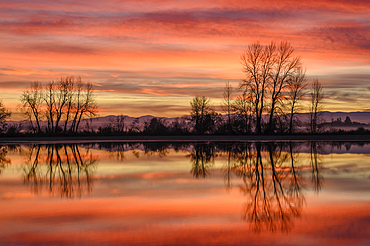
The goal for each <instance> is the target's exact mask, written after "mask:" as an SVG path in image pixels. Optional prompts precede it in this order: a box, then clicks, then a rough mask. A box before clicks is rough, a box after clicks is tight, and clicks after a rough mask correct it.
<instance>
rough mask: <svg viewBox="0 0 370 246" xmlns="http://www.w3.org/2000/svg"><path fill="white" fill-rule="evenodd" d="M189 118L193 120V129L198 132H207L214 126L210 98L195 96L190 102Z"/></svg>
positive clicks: (213, 113)
mask: <svg viewBox="0 0 370 246" xmlns="http://www.w3.org/2000/svg"><path fill="white" fill-rule="evenodd" d="M190 105H191V111H190V114H191V119H192V121H193V122H194V124H195V125H194V130H195V132H196V133H198V134H204V133H207V132H209V131H210V130H211V129H212V127H213V126H214V119H213V118H214V115H215V112H214V110H213V108H212V107H211V105H210V99H208V98H207V97H204V96H203V97H195V98H193V100H192V101H191V102H190Z"/></svg>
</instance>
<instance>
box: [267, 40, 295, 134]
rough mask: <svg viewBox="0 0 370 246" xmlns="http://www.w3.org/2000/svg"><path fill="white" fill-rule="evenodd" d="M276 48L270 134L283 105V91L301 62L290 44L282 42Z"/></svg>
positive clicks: (272, 78) (272, 76)
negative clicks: (275, 115)
mask: <svg viewBox="0 0 370 246" xmlns="http://www.w3.org/2000/svg"><path fill="white" fill-rule="evenodd" d="M271 45H273V46H275V48H274V54H273V57H274V64H273V69H272V70H271V75H270V76H271V81H270V83H269V91H270V93H271V106H270V116H269V124H268V129H267V132H268V133H272V132H273V124H274V114H275V113H276V109H277V105H278V104H279V103H282V101H283V99H284V98H283V95H282V90H283V89H284V88H285V87H286V86H287V85H288V80H289V79H290V77H292V76H294V74H295V71H296V70H297V69H300V67H301V61H300V58H299V57H294V56H293V52H294V48H293V47H292V46H291V45H290V44H289V43H288V42H281V43H280V45H278V46H276V44H275V43H272V44H271Z"/></svg>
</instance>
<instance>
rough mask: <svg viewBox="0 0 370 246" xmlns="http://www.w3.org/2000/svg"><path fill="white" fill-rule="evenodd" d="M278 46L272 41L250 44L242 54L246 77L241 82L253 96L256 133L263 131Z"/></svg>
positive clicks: (243, 69) (241, 85)
mask: <svg viewBox="0 0 370 246" xmlns="http://www.w3.org/2000/svg"><path fill="white" fill-rule="evenodd" d="M275 49H276V46H275V44H274V43H271V44H270V45H268V46H265V47H264V46H262V45H261V44H260V43H259V42H256V43H254V44H251V45H249V46H248V48H247V51H246V52H245V54H243V55H242V56H241V64H242V66H243V68H242V71H243V72H244V74H245V76H246V78H245V79H243V80H242V81H241V83H240V87H241V88H244V89H245V90H246V91H247V94H250V95H251V96H252V98H253V101H252V102H253V108H254V110H253V111H254V114H255V117H256V129H255V131H256V133H258V134H260V133H261V132H262V113H263V110H264V109H265V107H266V105H265V100H266V93H267V86H268V83H269V79H270V74H271V70H272V69H273V65H274V57H273V56H274V53H275Z"/></svg>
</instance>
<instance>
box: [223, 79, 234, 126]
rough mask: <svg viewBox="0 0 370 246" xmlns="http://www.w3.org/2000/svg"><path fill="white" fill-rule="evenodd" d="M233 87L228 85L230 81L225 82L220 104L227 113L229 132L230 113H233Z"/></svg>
mask: <svg viewBox="0 0 370 246" xmlns="http://www.w3.org/2000/svg"><path fill="white" fill-rule="evenodd" d="M232 93H233V87H232V86H231V85H230V82H227V83H226V85H225V87H224V93H223V97H224V100H223V102H222V104H221V107H222V110H223V111H224V112H225V113H226V115H227V131H228V132H229V133H231V131H232V129H231V114H232V113H233V101H232Z"/></svg>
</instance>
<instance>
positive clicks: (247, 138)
mask: <svg viewBox="0 0 370 246" xmlns="http://www.w3.org/2000/svg"><path fill="white" fill-rule="evenodd" d="M290 141H293V142H301V141H344V142H345V141H364V142H367V141H369V142H370V135H201V136H76V137H18V138H17V137H1V138H0V144H21V143H23V144H33V143H34V144H58V143H60V144H65V143H104V142H111V143H125V142H127V143H129V142H290Z"/></svg>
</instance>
